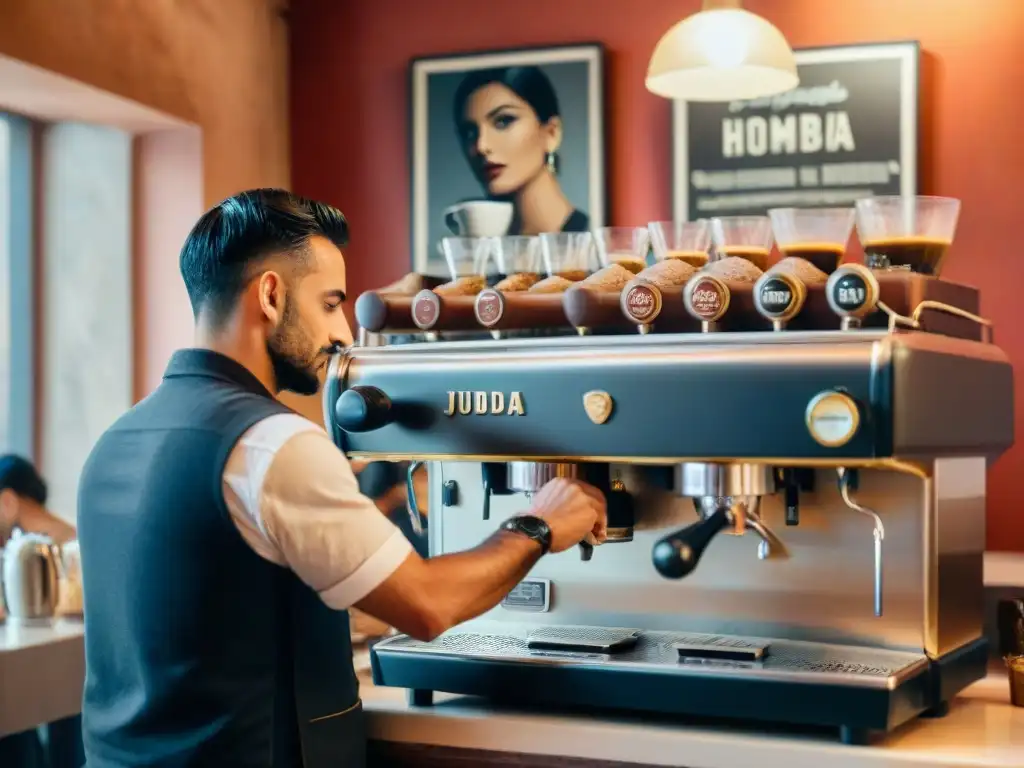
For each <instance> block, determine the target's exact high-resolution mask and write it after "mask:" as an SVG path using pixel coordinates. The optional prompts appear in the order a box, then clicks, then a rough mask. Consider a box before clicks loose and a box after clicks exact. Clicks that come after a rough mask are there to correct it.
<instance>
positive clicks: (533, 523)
mask: <svg viewBox="0 0 1024 768" xmlns="http://www.w3.org/2000/svg"><path fill="white" fill-rule="evenodd" d="M516 526H517V527H518V528H519V530H521V531H522V532H523V533H525V534H526V535H527V536H542V535H543V534H544V533H545V530H544V529H545V528H546V527H547V526H546V525H545V524H544V521H543V520H538V519H537V518H535V517H520V518H518V520H516Z"/></svg>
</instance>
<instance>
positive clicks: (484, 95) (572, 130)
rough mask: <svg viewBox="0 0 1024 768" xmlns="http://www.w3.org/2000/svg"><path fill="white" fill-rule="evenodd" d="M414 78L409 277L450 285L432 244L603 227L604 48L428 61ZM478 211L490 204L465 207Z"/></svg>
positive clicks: (415, 69) (418, 63) (419, 64)
mask: <svg viewBox="0 0 1024 768" xmlns="http://www.w3.org/2000/svg"><path fill="white" fill-rule="evenodd" d="M411 69H412V71H411V80H412V82H411V126H410V128H411V130H410V139H411V141H410V145H411V146H410V155H411V158H410V159H411V165H412V173H411V180H412V217H411V218H412V221H411V224H412V226H411V230H412V266H413V269H414V270H415V271H416V272H420V273H422V274H437V275H447V268H446V267H445V265H444V260H443V258H442V257H441V255H440V248H439V245H440V241H441V238H442V237H445V236H447V235H450V234H520V233H523V232H551V231H586V230H588V229H590V228H592V227H599V226H603V225H604V224H605V217H606V215H607V214H606V210H605V208H606V199H607V190H606V188H605V136H604V118H605V106H604V49H603V47H602V46H600V45H597V44H587V45H570V46H563V47H557V48H533V49H522V50H512V51H494V52H486V53H467V54H459V55H452V56H434V57H429V58H421V59H415V60H414V61H413V62H412V67H411ZM481 201H487V202H488V203H492V204H491V205H476V206H474V207H470V208H468V209H465V206H466V205H467V204H470V203H474V202H481ZM493 203H504V205H501V204H498V205H494V204H493ZM460 205H461V206H463V208H464V209H465V210H463V215H461V216H455V215H453V213H452V211H453V209H454V208H455V207H457V206H460ZM466 210H468V211H469V213H466V212H465V211H466ZM467 228H468V229H471V230H472V231H465V230H466V229H467Z"/></svg>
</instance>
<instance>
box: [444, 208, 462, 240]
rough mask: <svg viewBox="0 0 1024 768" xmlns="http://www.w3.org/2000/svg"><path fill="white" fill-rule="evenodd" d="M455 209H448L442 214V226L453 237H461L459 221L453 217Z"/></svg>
mask: <svg viewBox="0 0 1024 768" xmlns="http://www.w3.org/2000/svg"><path fill="white" fill-rule="evenodd" d="M455 211H456V209H455V208H449V209H448V210H446V211H445V212H444V225H445V226H446V227H448V230H449V231H450V232H451V233H452V234H453V235H462V227H460V226H459V219H458V217H457V216H456V215H455Z"/></svg>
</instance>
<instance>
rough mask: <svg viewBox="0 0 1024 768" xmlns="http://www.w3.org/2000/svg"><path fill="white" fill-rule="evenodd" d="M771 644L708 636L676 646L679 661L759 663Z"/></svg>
mask: <svg viewBox="0 0 1024 768" xmlns="http://www.w3.org/2000/svg"><path fill="white" fill-rule="evenodd" d="M769 648H771V643H769V642H767V641H760V640H746V639H744V638H741V637H728V636H725V635H710V636H707V637H703V638H697V640H696V642H694V641H693V640H689V641H684V642H680V643H677V644H676V651H677V652H678V653H679V657H680V658H681V659H698V660H699V659H708V660H712V661H717V660H721V661H760V660H761V659H763V658H764V657H765V655H766V654H767V653H768V649H769Z"/></svg>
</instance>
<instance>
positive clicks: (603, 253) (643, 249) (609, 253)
mask: <svg viewBox="0 0 1024 768" xmlns="http://www.w3.org/2000/svg"><path fill="white" fill-rule="evenodd" d="M594 242H595V244H596V245H597V255H598V258H599V259H600V260H601V266H602V267H610V266H611V265H612V264H618V265H619V266H622V267H625V268H626V269H628V270H629V271H630V272H632V273H633V274H634V275H635V274H638V273H639V272H642V271H643V269H644V267H646V266H647V249H648V248H649V247H650V242H651V238H650V234H649V233H648V231H647V227H602V228H601V229H597V230H594Z"/></svg>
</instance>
